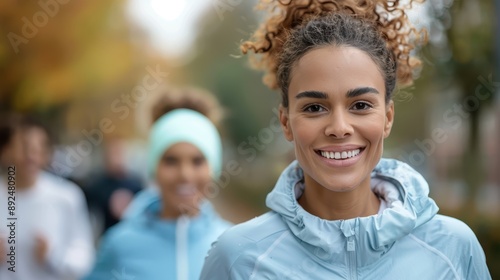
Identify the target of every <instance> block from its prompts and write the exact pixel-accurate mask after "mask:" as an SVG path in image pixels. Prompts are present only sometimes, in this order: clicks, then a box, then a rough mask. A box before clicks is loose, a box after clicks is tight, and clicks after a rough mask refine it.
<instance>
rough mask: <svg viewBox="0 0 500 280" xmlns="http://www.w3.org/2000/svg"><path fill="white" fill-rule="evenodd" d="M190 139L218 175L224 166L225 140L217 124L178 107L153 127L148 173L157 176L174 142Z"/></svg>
mask: <svg viewBox="0 0 500 280" xmlns="http://www.w3.org/2000/svg"><path fill="white" fill-rule="evenodd" d="M180 142H187V143H190V144H193V145H194V146H196V147H197V148H198V149H200V151H201V152H202V153H203V155H204V156H205V158H206V159H207V161H208V164H209V166H210V169H211V172H212V176H213V177H214V178H218V177H219V176H220V172H221V169H222V142H221V139H220V135H219V132H218V131H217V128H216V127H215V125H214V124H213V123H212V122H211V121H210V120H209V119H208V118H207V117H205V116H204V115H202V114H201V113H199V112H197V111H194V110H190V109H184V108H182V109H175V110H172V111H170V112H168V113H166V114H165V115H163V116H161V117H160V118H159V119H158V120H157V121H156V122H155V123H154V124H153V126H152V127H151V132H150V135H149V148H148V149H149V150H148V172H149V175H150V176H151V177H152V178H154V175H155V172H156V168H157V167H158V162H159V161H160V159H161V157H162V155H163V153H164V152H165V151H166V150H168V148H170V147H171V146H172V145H174V144H177V143H180Z"/></svg>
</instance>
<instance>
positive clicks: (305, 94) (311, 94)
mask: <svg viewBox="0 0 500 280" xmlns="http://www.w3.org/2000/svg"><path fill="white" fill-rule="evenodd" d="M295 98H296V99H299V98H319V99H328V94H326V93H324V92H321V91H315V90H308V91H303V92H301V93H299V94H297V95H296V96H295Z"/></svg>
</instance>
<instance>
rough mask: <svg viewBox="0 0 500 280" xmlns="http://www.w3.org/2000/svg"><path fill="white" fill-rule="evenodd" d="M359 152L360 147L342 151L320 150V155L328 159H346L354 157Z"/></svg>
mask: <svg viewBox="0 0 500 280" xmlns="http://www.w3.org/2000/svg"><path fill="white" fill-rule="evenodd" d="M360 152H361V150H360V149H356V150H352V151H343V152H326V151H321V155H322V156H323V157H325V158H328V159H336V160H338V159H347V158H351V157H355V156H357V155H359V153H360Z"/></svg>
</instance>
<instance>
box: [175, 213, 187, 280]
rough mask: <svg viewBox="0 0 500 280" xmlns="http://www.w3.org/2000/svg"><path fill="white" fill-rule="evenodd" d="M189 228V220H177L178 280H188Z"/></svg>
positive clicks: (180, 218)
mask: <svg viewBox="0 0 500 280" xmlns="http://www.w3.org/2000/svg"><path fill="white" fill-rule="evenodd" d="M188 226H189V218H188V217H187V216H184V215H182V216H180V217H179V218H178V219H177V227H176V233H175V247H176V248H175V249H176V250H175V251H176V256H177V280H187V279H188V273H189V270H188V263H189V261H188Z"/></svg>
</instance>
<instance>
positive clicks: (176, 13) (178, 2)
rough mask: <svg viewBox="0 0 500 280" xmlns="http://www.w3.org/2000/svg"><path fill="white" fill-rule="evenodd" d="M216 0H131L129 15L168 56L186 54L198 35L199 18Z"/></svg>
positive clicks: (154, 44)
mask: <svg viewBox="0 0 500 280" xmlns="http://www.w3.org/2000/svg"><path fill="white" fill-rule="evenodd" d="M213 1H214V0H129V6H128V14H129V16H130V17H131V18H132V20H133V21H134V22H135V23H137V24H138V25H139V26H141V27H143V28H144V29H145V30H146V31H147V32H148V33H149V34H150V35H151V39H152V43H153V46H155V47H157V49H158V50H159V51H160V52H163V53H164V54H165V55H168V56H182V55H184V54H186V52H187V50H188V49H189V47H190V45H191V44H192V43H193V42H194V40H195V38H196V21H197V19H198V18H199V17H200V16H201V15H202V14H203V12H204V10H206V9H207V8H209V7H210V6H211V5H212V2H213Z"/></svg>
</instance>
